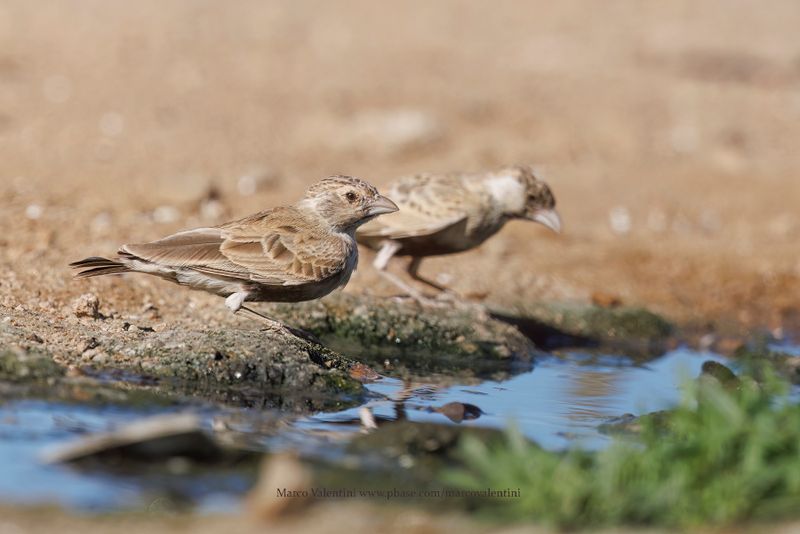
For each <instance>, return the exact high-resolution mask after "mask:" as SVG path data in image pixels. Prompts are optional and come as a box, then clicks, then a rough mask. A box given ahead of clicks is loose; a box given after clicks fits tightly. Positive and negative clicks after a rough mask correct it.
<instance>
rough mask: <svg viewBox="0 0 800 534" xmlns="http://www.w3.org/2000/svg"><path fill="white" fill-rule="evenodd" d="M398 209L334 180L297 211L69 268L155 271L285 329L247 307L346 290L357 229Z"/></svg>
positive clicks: (83, 272)
mask: <svg viewBox="0 0 800 534" xmlns="http://www.w3.org/2000/svg"><path fill="white" fill-rule="evenodd" d="M393 211H397V205H395V203H394V202H392V201H391V200H389V199H388V198H386V197H384V196H382V195H381V194H380V193H378V190H377V189H375V187H373V186H371V185H370V184H368V183H367V182H364V181H363V180H359V179H358V178H352V177H350V176H332V177H330V178H325V179H324V180H322V181H320V182H318V183H316V184H314V185H312V186H311V187H310V188H309V189H308V191H307V192H306V194H305V197H304V198H303V199H302V200H300V201H299V202H298V203H296V204H295V205H293V206H288V207H277V208H272V209H268V210H266V211H262V212H260V213H256V214H255V215H250V216H249V217H245V218H243V219H239V220H237V221H233V222H229V223H226V224H223V225H220V226H215V227H209V228H196V229H194V230H186V231H183V232H178V233H177V234H173V235H170V236H167V237H165V238H163V239H159V240H158V241H153V242H151V243H141V244H132V245H122V247H120V249H119V250H118V251H117V257H116V258H113V259H107V258H100V257H91V258H86V259H84V260H80V261H76V262H74V263H71V264H70V267H72V268H75V269H80V271H79V272H78V273H77V274H76V277H77V278H87V277H91V276H100V275H105V274H117V273H126V272H139V273H146V274H152V275H155V276H159V277H161V278H165V279H167V280H169V281H171V282H175V283H177V284H181V285H184V286H189V287H191V288H193V289H201V290H204V291H208V292H210V293H214V294H216V295H220V296H223V297H225V305H226V306H227V307H228V308H229V309H230V310H231V311H232V312H234V313H236V312H237V311H239V310H240V309H244V310H246V311H248V312H250V313H253V314H255V315H258V316H259V317H261V318H263V319H265V320H266V321H268V323H269V324H270V325H271V326H273V327H275V326H280V327H282V326H283V325H282V324H281V323H279V322H278V321H275V320H274V319H270V318H269V317H266V316H264V315H261V314H260V313H257V312H255V311H253V310H252V309H250V308H247V307H245V306H243V304H244V303H245V302H249V301H267V302H300V301H305V300H313V299H318V298H320V297H323V296H325V295H327V294H328V293H330V292H331V291H333V290H334V289H337V288H339V287H342V286H344V285H345V284H347V282H348V280H349V279H350V275H351V274H352V272H353V270H354V269H355V268H356V264H357V263H358V247H357V246H356V240H355V231H356V228H358V227H359V226H360V225H362V224H364V223H366V222H368V221H370V220H371V219H374V218H375V217H377V216H378V215H382V214H385V213H391V212H393Z"/></svg>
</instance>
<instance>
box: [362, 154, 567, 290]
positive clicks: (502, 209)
mask: <svg viewBox="0 0 800 534" xmlns="http://www.w3.org/2000/svg"><path fill="white" fill-rule="evenodd" d="M387 194H388V195H389V196H391V197H392V199H393V200H394V201H395V202H397V205H398V206H399V207H400V210H399V211H398V212H397V213H395V214H392V215H390V216H387V217H381V218H380V219H378V220H375V221H372V222H370V223H369V224H366V225H364V226H362V227H361V228H359V230H358V232H357V233H356V239H357V240H358V242H359V243H361V244H364V245H366V246H368V247H370V248H373V249H375V250H377V251H378V253H377V255H376V257H375V261H374V262H373V265H374V266H375V267H376V268H377V269H378V271H379V272H380V273H381V274H382V275H383V276H384V277H386V278H387V279H389V280H390V281H391V282H392V283H394V284H395V285H397V286H398V287H400V288H401V289H402V290H403V291H405V292H406V293H407V294H409V295H411V296H413V297H415V298H417V299H418V300H425V299H424V297H423V296H422V295H421V294H420V293H419V292H418V291H417V290H415V289H414V288H413V287H411V286H410V285H408V284H406V283H405V282H403V281H402V280H400V279H399V278H398V277H396V276H394V275H393V274H391V273H390V272H388V271H386V267H387V265H388V263H389V260H390V259H391V258H392V257H394V256H410V257H411V258H412V259H411V262H410V263H409V264H408V268H407V270H408V273H409V275H410V276H411V277H412V278H414V279H415V280H418V281H421V282H423V283H425V284H428V285H430V286H432V287H434V288H436V289H437V290H439V291H442V290H444V289H445V288H444V287H442V286H440V285H438V284H435V283H433V282H431V281H429V280H426V279H424V278H422V277H421V276H419V274H418V270H419V266H420V263H421V262H422V259H423V258H425V257H427V256H438V255H443V254H453V253H456V252H462V251H465V250H469V249H471V248H475V247H477V246H479V245H480V244H481V243H483V242H484V241H486V240H487V239H489V238H490V237H491V236H493V235H494V234H495V233H497V232H498V231H499V230H500V229H501V228H502V227H503V225H504V224H505V223H506V222H507V221H509V220H511V219H525V220H529V221H534V222H538V223H540V224H543V225H545V226H546V227H548V228H550V229H551V230H553V231H555V232H560V231H561V218H560V217H559V215H558V212H557V211H556V210H555V205H556V200H555V197H554V196H553V193H552V192H551V191H550V187H548V185H547V184H546V183H544V182H543V181H541V180H539V179H538V178H537V177H536V176H535V174H534V172H533V170H532V169H531V168H530V167H527V166H515V167H507V168H504V169H501V170H499V171H496V172H490V173H482V174H477V173H476V174H455V173H454V174H418V175H414V176H409V177H406V178H401V179H400V180H398V181H397V182H396V183H394V184H393V185H392V186H390V188H389V192H388V193H387Z"/></svg>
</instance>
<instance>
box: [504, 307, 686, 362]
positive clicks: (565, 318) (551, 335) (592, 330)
mask: <svg viewBox="0 0 800 534" xmlns="http://www.w3.org/2000/svg"><path fill="white" fill-rule="evenodd" d="M493 315H494V316H495V317H498V318H501V319H503V320H505V321H508V322H510V323H512V324H516V325H517V326H518V327H519V328H520V330H522V332H524V333H525V334H526V335H528V336H529V337H530V338H531V339H533V340H534V341H535V342H536V343H537V345H539V346H542V347H546V348H558V347H561V346H586V345H593V344H621V345H624V346H626V347H629V348H630V349H631V350H635V349H636V348H637V347H642V348H648V347H651V346H652V347H653V348H654V349H656V348H658V347H659V346H660V345H661V344H663V343H664V342H665V341H667V339H668V338H669V336H670V335H671V334H672V332H673V326H672V324H671V323H670V322H669V321H667V320H666V319H664V318H663V317H661V316H660V315H657V314H655V313H653V312H651V311H649V310H646V309H644V308H636V307H627V306H621V307H616V306H597V305H586V304H578V303H536V304H524V305H519V306H517V307H515V308H513V309H506V310H500V309H498V310H493Z"/></svg>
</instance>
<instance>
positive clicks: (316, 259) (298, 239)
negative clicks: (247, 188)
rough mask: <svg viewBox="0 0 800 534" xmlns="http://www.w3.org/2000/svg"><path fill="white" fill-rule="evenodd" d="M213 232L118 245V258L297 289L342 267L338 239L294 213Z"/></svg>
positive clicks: (278, 212)
mask: <svg viewBox="0 0 800 534" xmlns="http://www.w3.org/2000/svg"><path fill="white" fill-rule="evenodd" d="M258 215H259V216H258V217H256V216H251V217H247V218H245V219H241V220H238V221H233V222H231V223H227V224H224V225H222V226H220V227H218V228H198V229H196V230H189V231H186V232H180V233H178V234H174V235H171V236H168V237H165V238H164V239H160V240H158V241H153V242H152V243H144V244H137V245H124V246H123V247H122V248H121V249H120V254H123V255H124V254H128V255H133V256H136V257H137V258H141V259H143V260H146V261H149V262H153V263H158V264H160V265H165V266H169V267H188V268H191V269H194V270H196V271H199V272H204V273H207V274H209V275H212V276H224V277H230V278H238V279H242V280H248V281H255V282H259V283H262V284H270V285H298V284H303V283H307V282H311V281H315V280H320V279H322V278H326V277H328V276H331V275H333V274H335V273H336V272H338V271H340V270H341V269H343V268H344V267H345V264H346V262H347V254H348V251H347V247H346V245H345V243H344V242H343V241H342V239H341V238H340V237H338V236H336V235H331V234H329V233H326V232H322V231H319V230H315V229H313V228H312V229H310V230H309V229H307V228H304V230H303V231H301V230H300V229H299V228H301V227H303V226H306V227H307V226H308V224H307V223H305V224H302V223H303V221H302V220H301V219H302V218H301V216H300V215H299V214H298V213H297V212H296V210H293V209H289V208H283V209H275V210H269V211H266V212H262V213H261V214H258Z"/></svg>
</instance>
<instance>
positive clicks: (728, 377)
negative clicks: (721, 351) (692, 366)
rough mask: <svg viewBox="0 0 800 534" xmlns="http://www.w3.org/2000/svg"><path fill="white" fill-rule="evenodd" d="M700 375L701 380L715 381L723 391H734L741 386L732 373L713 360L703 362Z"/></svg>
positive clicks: (740, 382) (737, 378)
mask: <svg viewBox="0 0 800 534" xmlns="http://www.w3.org/2000/svg"><path fill="white" fill-rule="evenodd" d="M701 373H702V374H701V375H700V378H701V379H710V380H716V381H717V382H718V383H719V384H720V385H721V386H722V387H724V388H725V389H736V388H738V387H740V386H741V385H742V381H741V380H739V377H737V376H736V374H735V373H734V372H733V371H731V370H730V369H728V368H727V367H726V366H724V365H722V364H721V363H719V362H715V361H713V360H708V361H705V362H703V366H702V371H701Z"/></svg>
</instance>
